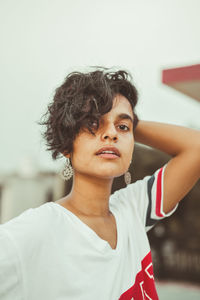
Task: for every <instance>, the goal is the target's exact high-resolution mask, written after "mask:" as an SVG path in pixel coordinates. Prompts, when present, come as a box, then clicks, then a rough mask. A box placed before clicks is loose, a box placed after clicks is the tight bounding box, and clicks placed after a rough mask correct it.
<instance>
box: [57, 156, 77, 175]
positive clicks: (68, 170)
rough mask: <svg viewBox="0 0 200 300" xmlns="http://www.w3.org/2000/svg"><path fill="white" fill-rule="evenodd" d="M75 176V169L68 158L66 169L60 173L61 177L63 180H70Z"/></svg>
mask: <svg viewBox="0 0 200 300" xmlns="http://www.w3.org/2000/svg"><path fill="white" fill-rule="evenodd" d="M73 174H74V172H73V168H72V166H71V164H70V160H69V158H67V159H66V165H65V168H64V169H63V170H62V171H61V172H60V176H61V178H62V179H63V180H69V179H70V178H71V177H72V176H73Z"/></svg>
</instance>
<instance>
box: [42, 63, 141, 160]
mask: <svg viewBox="0 0 200 300" xmlns="http://www.w3.org/2000/svg"><path fill="white" fill-rule="evenodd" d="M131 79H132V77H131V75H130V74H129V73H128V72H127V71H124V70H119V71H116V72H114V71H109V69H107V68H103V67H96V70H95V71H92V72H88V73H82V72H72V73H70V74H69V75H68V76H67V77H66V79H65V81H64V83H63V84H62V85H61V86H60V87H58V88H57V89H56V91H55V95H54V98H53V101H52V102H51V103H50V104H49V105H48V110H47V112H46V113H45V114H44V115H43V116H42V119H41V120H40V122H38V124H39V125H46V127H45V131H44V132H43V133H42V136H43V138H45V140H46V146H47V150H50V151H52V158H53V159H54V160H55V159H57V158H58V157H59V156H60V155H61V154H64V155H66V154H67V153H71V152H72V151H73V142H74V140H75V137H76V136H77V134H78V133H79V131H80V129H81V128H87V129H88V130H89V131H90V132H91V134H95V133H94V132H93V130H92V124H93V122H94V121H96V122H97V124H99V123H98V122H99V119H100V117H101V116H102V115H104V114H106V113H107V112H109V111H110V110H111V108H112V104H113V98H114V96H115V95H116V94H117V93H119V94H122V95H123V96H125V97H126V98H127V99H128V101H129V102H130V104H131V107H132V109H133V112H134V109H135V106H136V104H137V101H138V93H137V90H136V88H135V86H134V85H133V84H132V83H131ZM135 115H136V114H135Z"/></svg>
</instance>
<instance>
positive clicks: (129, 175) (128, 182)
mask: <svg viewBox="0 0 200 300" xmlns="http://www.w3.org/2000/svg"><path fill="white" fill-rule="evenodd" d="M124 181H125V183H126V185H128V184H130V183H131V173H130V172H129V171H127V172H126V173H125V174H124Z"/></svg>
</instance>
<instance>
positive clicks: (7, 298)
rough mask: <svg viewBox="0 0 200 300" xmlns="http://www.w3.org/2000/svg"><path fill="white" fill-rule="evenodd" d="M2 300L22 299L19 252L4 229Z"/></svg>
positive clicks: (1, 233) (0, 255) (1, 234)
mask: <svg viewBox="0 0 200 300" xmlns="http://www.w3.org/2000/svg"><path fill="white" fill-rule="evenodd" d="M0 227H1V226H0ZM0 299H1V300H13V299H15V300H21V299H22V289H21V273H20V266H19V259H18V255H17V251H16V248H15V245H14V244H13V242H12V240H11V239H10V237H9V235H8V233H7V231H6V230H4V229H2V228H0Z"/></svg>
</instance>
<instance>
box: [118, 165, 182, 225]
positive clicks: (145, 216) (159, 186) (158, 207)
mask: <svg viewBox="0 0 200 300" xmlns="http://www.w3.org/2000/svg"><path fill="white" fill-rule="evenodd" d="M166 166H167V164H166V165H164V166H163V167H162V168H160V169H158V170H157V171H156V172H155V173H154V174H153V175H151V176H146V177H144V178H143V179H142V180H138V181H136V182H135V183H132V184H129V185H128V186H127V187H126V188H124V189H121V190H119V191H117V192H116V195H117V196H118V198H120V200H121V201H120V202H121V203H122V202H123V205H124V206H125V205H126V206H127V208H128V209H129V211H132V212H133V215H135V214H137V215H138V216H139V218H140V220H141V221H142V223H143V225H144V226H145V228H146V231H148V230H149V229H151V228H152V227H153V226H154V225H155V224H156V223H157V222H158V221H159V220H161V219H163V218H165V217H168V216H171V215H172V214H173V213H174V211H175V210H176V209H177V206H178V204H177V205H176V206H175V207H174V209H173V210H171V211H170V212H169V213H167V214H166V213H164V211H163V194H164V172H165V168H166Z"/></svg>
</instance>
